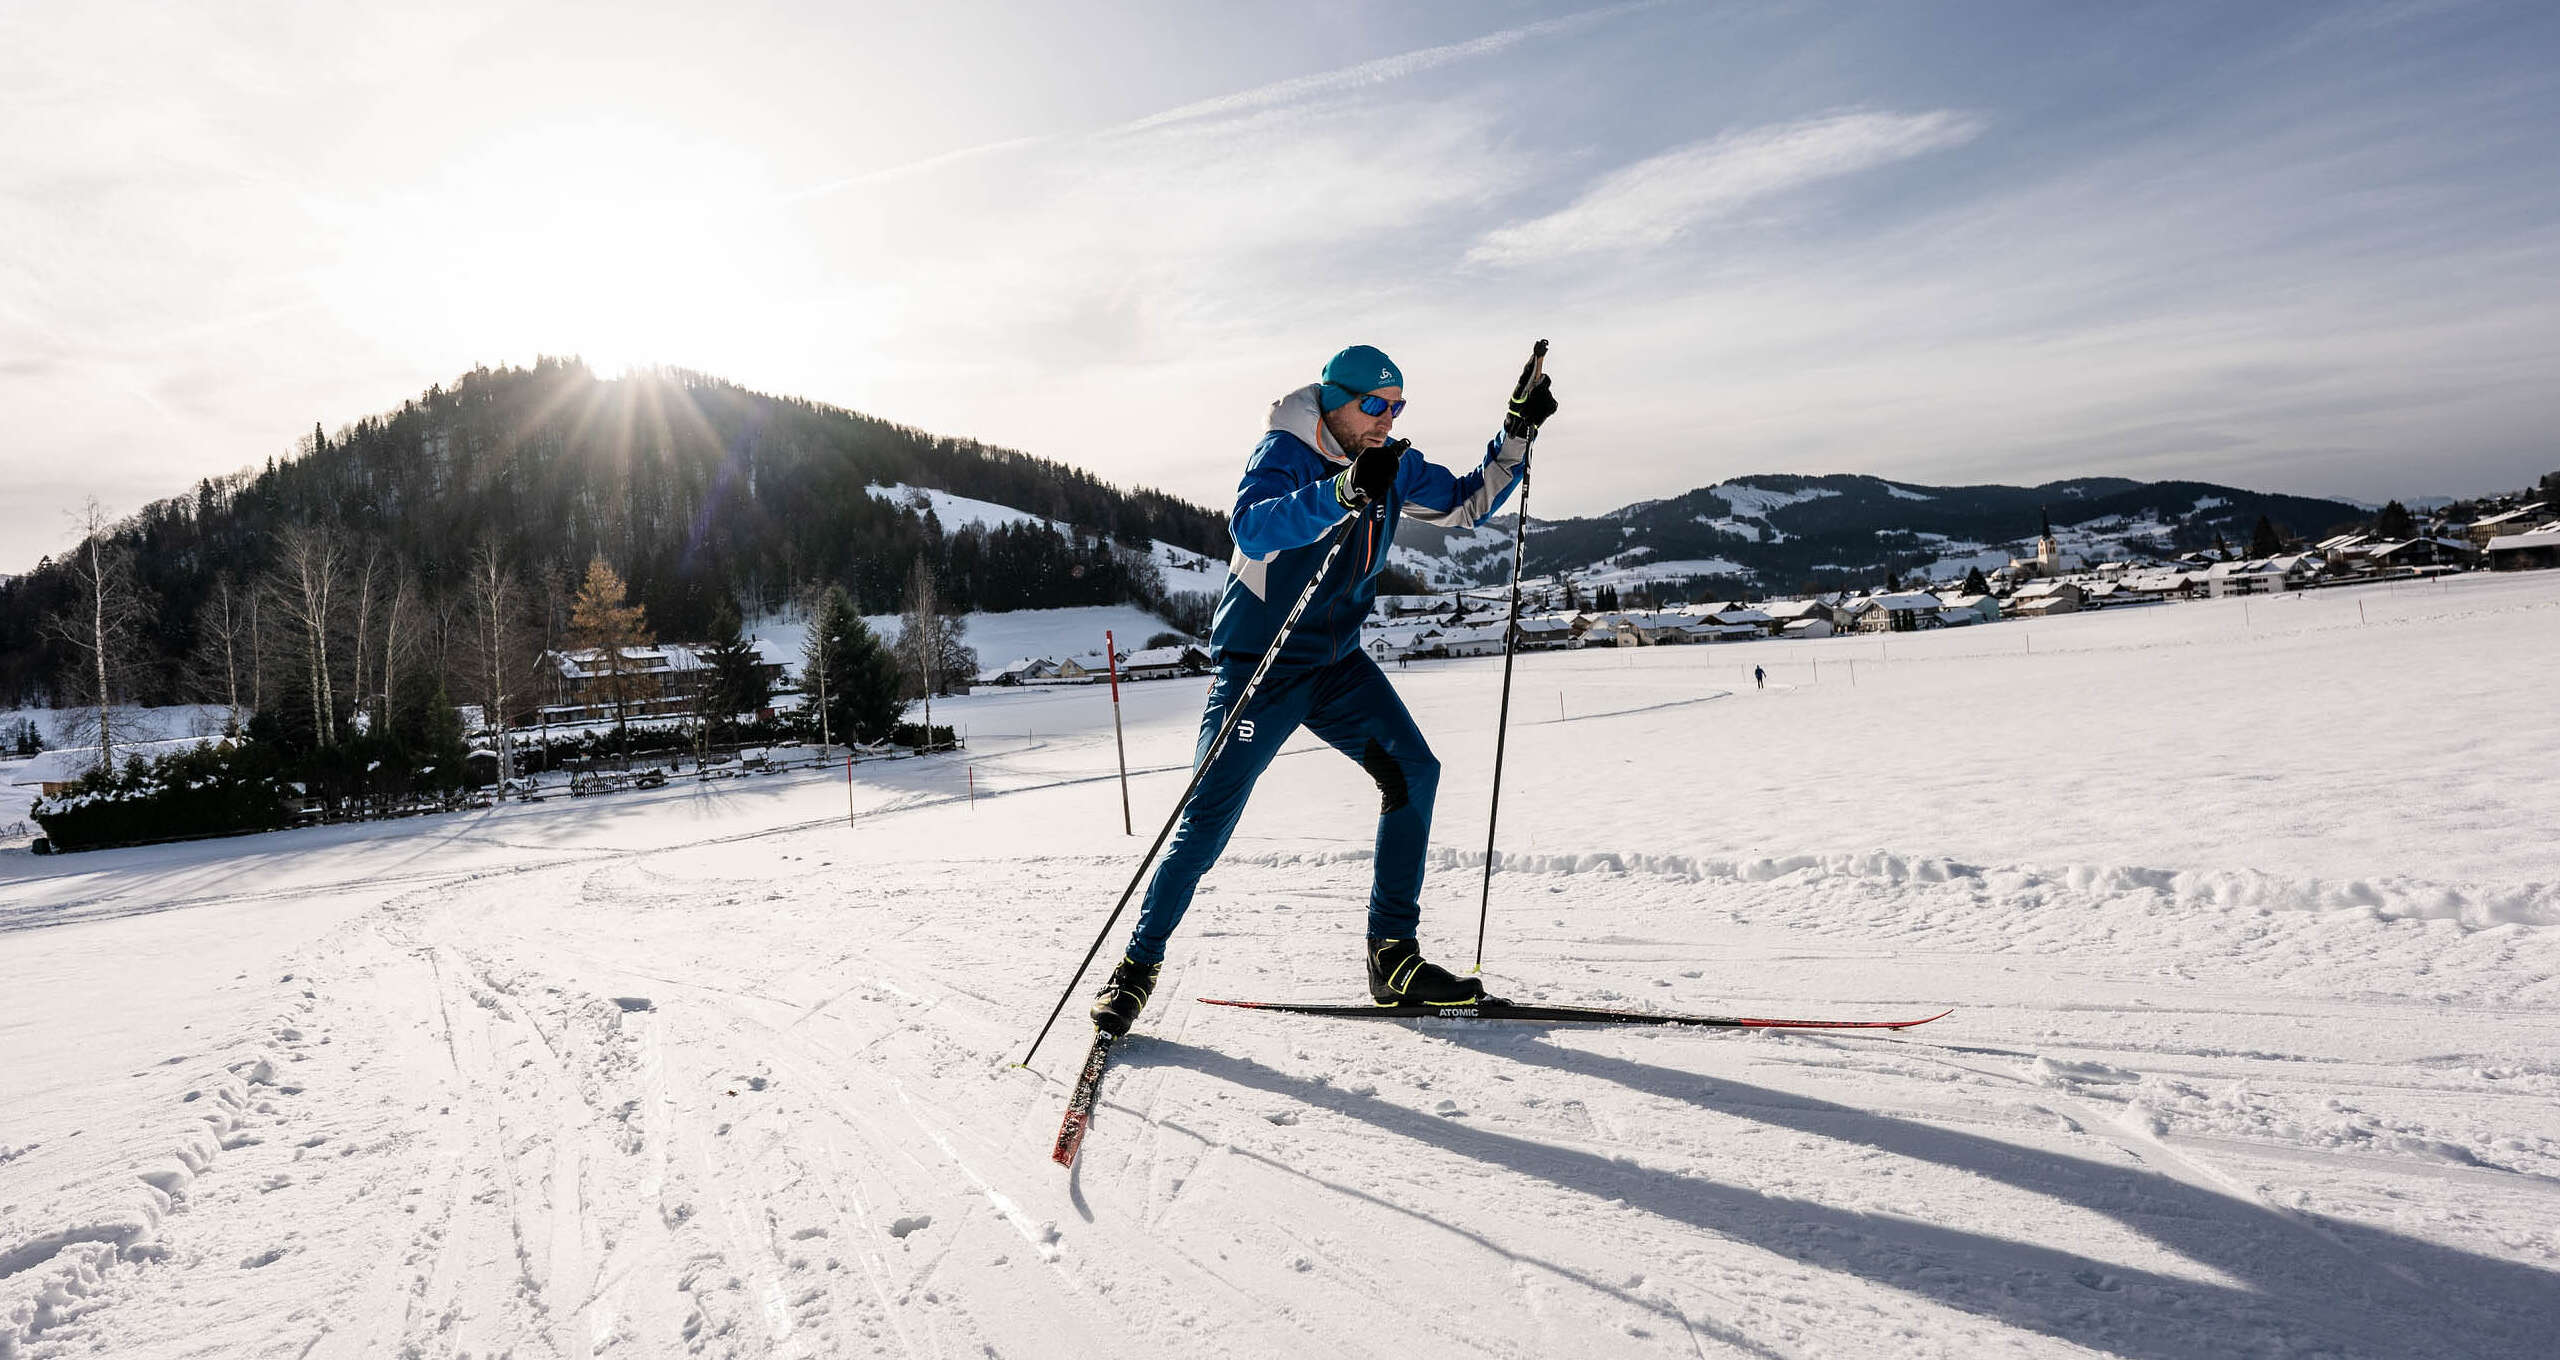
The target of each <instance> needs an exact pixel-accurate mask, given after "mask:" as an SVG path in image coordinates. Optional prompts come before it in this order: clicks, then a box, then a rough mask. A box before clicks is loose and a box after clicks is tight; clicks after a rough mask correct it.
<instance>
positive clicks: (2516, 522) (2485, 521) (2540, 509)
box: [2471, 501, 2560, 552]
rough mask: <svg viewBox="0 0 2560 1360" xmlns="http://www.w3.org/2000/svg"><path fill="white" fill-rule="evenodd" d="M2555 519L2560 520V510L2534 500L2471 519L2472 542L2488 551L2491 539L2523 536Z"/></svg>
mask: <svg viewBox="0 0 2560 1360" xmlns="http://www.w3.org/2000/svg"><path fill="white" fill-rule="evenodd" d="M2555 520H2560V511H2555V510H2553V509H2552V508H2551V506H2550V504H2549V503H2548V502H2545V501H2533V502H2530V503H2528V504H2525V505H2520V506H2517V507H2516V508H2515V509H2513V510H2509V511H2506V512H2504V513H2502V514H2496V515H2488V516H2485V517H2483V518H2480V519H2475V520H2473V521H2471V542H2472V545H2473V546H2474V547H2476V548H2477V549H2479V550H2480V551H2482V552H2487V551H2488V550H2489V541H2490V540H2491V539H2494V538H2510V537H2521V536H2522V535H2524V534H2525V533H2527V532H2529V531H2531V530H2533V529H2536V528H2539V527H2541V526H2542V525H2545V524H2550V523H2552V522H2554V521H2555Z"/></svg>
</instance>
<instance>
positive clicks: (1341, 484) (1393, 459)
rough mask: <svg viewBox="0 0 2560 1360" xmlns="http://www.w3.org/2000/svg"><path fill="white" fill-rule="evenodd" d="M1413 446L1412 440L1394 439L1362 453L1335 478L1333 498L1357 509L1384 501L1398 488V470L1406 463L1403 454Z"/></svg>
mask: <svg viewBox="0 0 2560 1360" xmlns="http://www.w3.org/2000/svg"><path fill="white" fill-rule="evenodd" d="M1412 447H1413V441H1412V440H1410V439H1391V440H1388V441H1387V442H1386V443H1384V444H1381V445H1379V446H1378V447H1376V448H1374V449H1363V450H1361V451H1360V456H1359V457H1357V458H1354V459H1352V460H1351V466H1349V467H1347V468H1344V469H1343V470H1342V471H1341V472H1340V473H1339V474H1337V475H1336V476H1335V477H1334V479H1333V497H1334V499H1335V500H1338V501H1340V502H1342V503H1343V504H1344V505H1347V506H1354V507H1357V506H1362V505H1367V504H1368V503H1369V502H1371V501H1382V500H1385V499H1386V498H1387V496H1388V494H1389V493H1391V492H1393V491H1394V490H1395V489H1396V469H1397V468H1399V467H1401V466H1403V464H1404V451H1405V450H1406V449H1409V448H1412Z"/></svg>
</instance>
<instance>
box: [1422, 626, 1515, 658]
mask: <svg viewBox="0 0 2560 1360" xmlns="http://www.w3.org/2000/svg"><path fill="white" fill-rule="evenodd" d="M1502 631H1503V630H1502V625H1501V624H1498V623H1480V624H1477V625H1475V626H1473V627H1470V628H1451V629H1447V630H1444V631H1442V632H1441V633H1440V634H1439V636H1437V637H1436V638H1434V639H1433V640H1432V643H1431V654H1432V655H1434V656H1493V655H1495V654H1497V653H1499V652H1501V650H1502Z"/></svg>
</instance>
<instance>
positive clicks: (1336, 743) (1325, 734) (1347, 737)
mask: <svg viewBox="0 0 2560 1360" xmlns="http://www.w3.org/2000/svg"><path fill="white" fill-rule="evenodd" d="M1255 660H1256V659H1255V658H1252V657H1221V658H1219V664H1218V674H1217V678H1216V680H1215V681H1213V682H1212V683H1211V684H1210V686H1209V702H1208V706H1207V708H1206V710H1205V711H1204V712H1203V713H1202V714H1201V715H1200V741H1199V745H1198V746H1197V747H1195V748H1194V750H1193V753H1192V757H1191V758H1192V761H1193V762H1194V768H1195V769H1196V768H1197V762H1198V761H1199V760H1200V758H1201V757H1202V756H1205V755H1207V754H1208V751H1209V743H1210V742H1212V741H1215V740H1217V737H1218V728H1219V726H1220V725H1221V724H1223V723H1224V722H1225V721H1226V718H1227V709H1228V707H1229V706H1230V705H1232V704H1233V703H1234V702H1235V697H1236V694H1237V693H1238V692H1239V691H1241V690H1242V689H1243V688H1244V683H1245V681H1246V680H1248V679H1250V678H1251V677H1252V675H1253V668H1254V665H1255ZM1301 726H1303V727H1305V728H1306V729H1307V730H1308V731H1310V732H1313V733H1315V734H1316V736H1318V737H1319V738H1322V739H1323V741H1324V743H1325V744H1326V745H1328V746H1331V747H1332V748H1333V749H1335V750H1337V751H1340V752H1341V753H1343V754H1344V755H1346V756H1349V757H1351V758H1352V759H1353V760H1356V761H1359V762H1360V767H1361V768H1362V769H1364V770H1366V771H1368V772H1369V777H1370V778H1371V779H1374V780H1376V781H1377V784H1378V794H1379V810H1378V853H1377V860H1376V869H1377V878H1376V882H1375V884H1374V885H1373V886H1372V887H1371V888H1370V890H1369V935H1370V937H1371V938H1373V939H1399V940H1409V939H1412V938H1414V934H1415V931H1416V928H1417V927H1418V926H1419V925H1420V924H1421V921H1422V857H1423V850H1424V849H1425V847H1426V846H1427V845H1428V843H1429V842H1430V839H1431V799H1432V796H1433V795H1434V794H1435V793H1437V792H1438V791H1439V788H1440V762H1439V760H1438V759H1437V758H1435V757H1434V756H1433V755H1432V754H1431V748H1430V746H1429V745H1427V744H1426V743H1424V741H1423V740H1422V729H1420V728H1418V727H1415V726H1414V725H1413V715H1412V714H1410V713H1408V712H1406V711H1405V707H1404V700H1402V699H1400V698H1398V697H1397V696H1396V691H1395V687H1394V686H1393V685H1390V684H1388V683H1387V677H1386V675H1385V673H1383V672H1381V671H1380V670H1379V669H1378V663H1377V662H1375V661H1372V660H1370V659H1369V655H1368V653H1366V652H1353V653H1352V654H1350V655H1349V656H1346V657H1343V658H1342V659H1341V660H1338V661H1332V662H1328V663H1326V664H1324V665H1322V666H1318V667H1315V668H1313V669H1290V668H1286V667H1283V666H1277V665H1275V666H1273V667H1272V670H1271V674H1269V675H1267V676H1265V677H1263V681H1262V688H1261V689H1260V690H1258V691H1256V692H1255V694H1254V696H1253V702H1252V703H1251V704H1250V705H1248V706H1247V707H1246V708H1245V711H1244V716H1243V718H1242V719H1241V720H1240V721H1238V722H1237V724H1236V730H1235V735H1233V736H1231V737H1229V738H1228V739H1227V744H1226V747H1225V749H1223V750H1221V751H1219V752H1218V758H1217V760H1216V761H1215V762H1213V763H1212V764H1211V765H1210V766H1209V772H1208V773H1207V774H1206V775H1205V776H1203V777H1202V778H1201V780H1200V787H1199V788H1198V789H1196V790H1194V791H1193V793H1192V795H1191V802H1190V805H1189V806H1187V807H1185V808H1184V809H1183V810H1182V821H1181V824H1180V825H1179V826H1177V827H1175V828H1174V833H1173V843H1172V845H1171V846H1170V847H1169V848H1168V849H1167V850H1166V851H1165V856H1164V862H1163V863H1161V864H1159V865H1157V866H1156V876H1155V877H1154V878H1153V879H1151V880H1149V881H1148V883H1147V896H1146V902H1145V904H1144V906H1143V907H1141V909H1140V910H1139V913H1138V928H1137V931H1136V933H1135V934H1133V935H1132V936H1130V939H1129V950H1128V954H1129V957H1130V958H1132V959H1135V960H1137V961H1138V962H1140V963H1156V962H1160V961H1161V960H1162V959H1163V958H1164V946H1165V941H1166V940H1168V939H1170V938H1172V936H1173V929H1174V927H1175V926H1178V925H1180V924H1182V914H1183V913H1184V912H1185V911H1187V910H1189V909H1190V907H1191V894H1192V892H1193V890H1194V889H1196V888H1198V887H1199V885H1200V876H1201V875H1203V874H1205V873H1207V872H1209V866H1210V865H1211V864H1214V863H1216V862H1217V859H1218V855H1219V852H1221V851H1223V850H1225V849H1226V848H1227V838H1228V837H1229V836H1231V835H1233V834H1234V833H1235V829H1236V820H1237V818H1239V817H1241V816H1243V815H1244V805H1245V800H1246V799H1247V798H1248V797H1250V796H1251V795H1252V793H1253V784H1254V781H1255V780H1257V779H1259V778H1261V777H1262V771H1263V770H1264V768H1266V767H1267V766H1269V765H1270V764H1271V760H1272V757H1274V756H1277V755H1278V754H1280V746H1281V743H1283V742H1286V741H1287V740H1288V739H1289V736H1290V734H1291V733H1294V732H1296V731H1297V730H1298V729H1299V728H1300V727H1301Z"/></svg>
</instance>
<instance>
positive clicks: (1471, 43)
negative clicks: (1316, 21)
mask: <svg viewBox="0 0 2560 1360" xmlns="http://www.w3.org/2000/svg"><path fill="white" fill-rule="evenodd" d="M1660 3H1661V0H1641V3H1637V4H1626V5H1610V6H1607V7H1605V8H1602V9H1591V10H1584V11H1582V12H1581V13H1579V14H1568V15H1566V16H1564V17H1563V18H1561V19H1545V20H1541V21H1539V22H1537V23H1534V24H1523V25H1521V26H1520V27H1518V28H1506V29H1503V30H1502V31H1501V32H1498V33H1488V34H1486V35H1484V36H1483V37H1481V38H1470V39H1468V40H1467V41H1465V42H1461V43H1449V44H1446V45H1444V46H1440V47H1425V48H1420V49H1417V50H1415V51H1412V52H1401V53H1398V54H1396V55H1395V56H1392V57H1380V58H1378V59H1377V60H1375V61H1364V62H1362V63H1360V64H1359V65H1357V66H1350V67H1345V68H1343V69H1342V70H1339V71H1326V72H1324V73H1322V74H1319V75H1311V76H1295V77H1292V78H1290V79H1288V80H1281V81H1274V82H1273V83H1271V84H1269V85H1262V86H1257V87H1255V88H1254V89H1250V90H1242V91H1239V92H1237V93H1235V94H1224V95H1219V96H1218V97H1217V98H1215V99H1203V100H1201V101H1199V102H1198V103H1193V104H1184V105H1182V106H1180V107H1179V108H1171V109H1167V110H1165V111H1164V112H1162V113H1152V114H1149V115H1147V116H1146V117H1144V118H1140V119H1137V120H1135V121H1133V122H1127V123H1123V124H1121V125H1120V126H1118V127H1116V128H1111V129H1109V130H1107V131H1105V132H1104V133H1102V134H1101V135H1103V136H1117V135H1120V134H1123V133H1131V132H1145V131H1147V130H1148V129H1150V128H1159V127H1164V126H1167V125H1169V124H1174V123H1188V122H1194V121H1197V120H1200V119H1203V118H1226V117H1232V116H1233V115H1235V114H1239V113H1247V112H1251V111H1253V110H1256V109H1265V108H1271V107H1274V106H1277V105H1284V104H1296V103H1300V102H1302V101H1305V100H1308V99H1312V98H1315V97H1316V96H1319V95H1328V94H1338V93H1341V92H1342V91H1345V90H1359V89H1367V88H1369V87H1372V86H1377V85H1385V84H1389V83H1391V82H1393V81H1398V80H1403V79H1406V78H1408V77H1410V76H1416V75H1420V74H1421V73H1423V72H1425V71H1429V70H1434V69H1436V68H1438V67H1442V66H1448V65H1452V64H1454V63H1457V62H1461V61H1473V60H1475V59H1476V58H1478V57H1489V56H1492V55H1493V54H1494V53H1496V52H1501V51H1505V50H1508V49H1510V48H1513V47H1517V46H1519V45H1520V44H1521V43H1524V42H1527V41H1528V40H1529V39H1531V38H1552V37H1557V36H1560V35H1563V34H1567V33H1574V32H1579V31H1580V30H1582V29H1586V28H1589V27H1591V26H1592V25H1594V24H1599V23H1603V22H1606V21H1607V20H1610V19H1614V18H1617V17H1618V16H1619V15H1622V14H1632V13H1634V12H1636V11H1638V10H1646V9H1653V8H1655V7H1656V6H1658V5H1659V4H1660Z"/></svg>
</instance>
